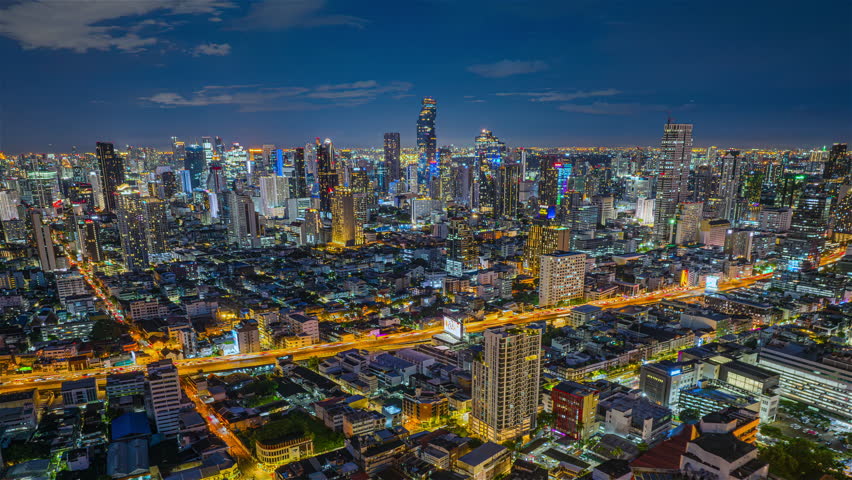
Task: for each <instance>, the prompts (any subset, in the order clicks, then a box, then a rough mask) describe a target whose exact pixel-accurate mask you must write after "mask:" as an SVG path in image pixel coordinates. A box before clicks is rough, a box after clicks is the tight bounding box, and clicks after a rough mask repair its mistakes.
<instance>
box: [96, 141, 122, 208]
mask: <svg viewBox="0 0 852 480" xmlns="http://www.w3.org/2000/svg"><path fill="white" fill-rule="evenodd" d="M95 150H96V154H97V157H98V167H99V171H100V180H101V187H102V193H103V196H104V207H105V208H106V210H108V211H110V212H112V211H115V192H116V190H117V189H118V186H119V185H121V184H122V183H124V161H123V160H122V159H121V157H119V156H118V155H116V154H115V149H114V148H113V145H112V144H111V143H104V142H98V143H97V144H96V147H95Z"/></svg>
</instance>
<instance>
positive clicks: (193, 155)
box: [184, 145, 207, 189]
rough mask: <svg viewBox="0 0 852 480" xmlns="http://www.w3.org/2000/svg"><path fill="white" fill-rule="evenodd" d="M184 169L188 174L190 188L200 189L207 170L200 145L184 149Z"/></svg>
mask: <svg viewBox="0 0 852 480" xmlns="http://www.w3.org/2000/svg"><path fill="white" fill-rule="evenodd" d="M184 169H186V171H188V172H189V180H190V184H191V185H192V188H193V189H195V188H199V187H201V185H202V183H203V181H204V172H205V171H206V170H207V160H206V159H205V157H204V148H202V147H201V145H190V146H188V147H186V160H184Z"/></svg>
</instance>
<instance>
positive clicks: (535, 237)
mask: <svg viewBox="0 0 852 480" xmlns="http://www.w3.org/2000/svg"><path fill="white" fill-rule="evenodd" d="M570 249H571V230H570V229H569V228H567V227H563V226H560V225H552V224H550V223H549V222H548V221H547V220H544V219H540V218H537V219H533V224H532V226H531V227H530V232H529V235H528V236H527V243H526V246H524V265H525V268H526V270H527V272H528V273H529V274H530V275H532V276H533V277H537V276H538V274H539V267H540V265H541V256H542V255H545V254H548V253H553V252H556V251H567V250H570Z"/></svg>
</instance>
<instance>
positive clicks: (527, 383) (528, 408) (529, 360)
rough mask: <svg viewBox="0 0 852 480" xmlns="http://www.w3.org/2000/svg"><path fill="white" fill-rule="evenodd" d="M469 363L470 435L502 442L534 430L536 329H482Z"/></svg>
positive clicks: (538, 361)
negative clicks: (479, 349)
mask: <svg viewBox="0 0 852 480" xmlns="http://www.w3.org/2000/svg"><path fill="white" fill-rule="evenodd" d="M483 337H484V339H483V346H484V349H483V350H482V352H481V353H480V354H479V356H478V357H476V358H474V360H473V367H472V372H473V383H472V385H473V386H472V390H471V397H472V410H471V413H470V424H469V428H470V432H471V433H472V434H473V435H474V436H476V437H478V438H480V439H482V440H484V441H492V442H497V443H502V442H505V441H508V440H513V439H516V438H519V437H524V436H527V435H528V434H529V433H530V432H532V430H533V429H534V428H535V418H536V412H537V410H538V396H539V388H540V386H539V375H540V374H541V330H538V329H534V328H526V327H520V326H516V325H512V324H509V325H504V326H502V327H493V328H489V329H487V330H485V332H484V334H483Z"/></svg>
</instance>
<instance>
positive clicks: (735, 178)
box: [716, 150, 744, 223]
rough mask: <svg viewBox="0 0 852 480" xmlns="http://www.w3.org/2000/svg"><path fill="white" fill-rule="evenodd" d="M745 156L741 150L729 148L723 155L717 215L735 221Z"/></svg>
mask: <svg viewBox="0 0 852 480" xmlns="http://www.w3.org/2000/svg"><path fill="white" fill-rule="evenodd" d="M743 163H744V160H743V157H742V156H741V155H740V152H739V150H728V152H727V153H726V154H725V155H724V156H723V157H722V173H721V177H720V179H719V190H718V191H719V208H718V210H717V211H716V216H717V217H719V218H724V219H725V220H729V221H730V222H731V223H735V222H736V221H737V220H739V219H738V218H737V215H736V207H737V200H738V199H739V197H740V183H741V181H742V174H743Z"/></svg>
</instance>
